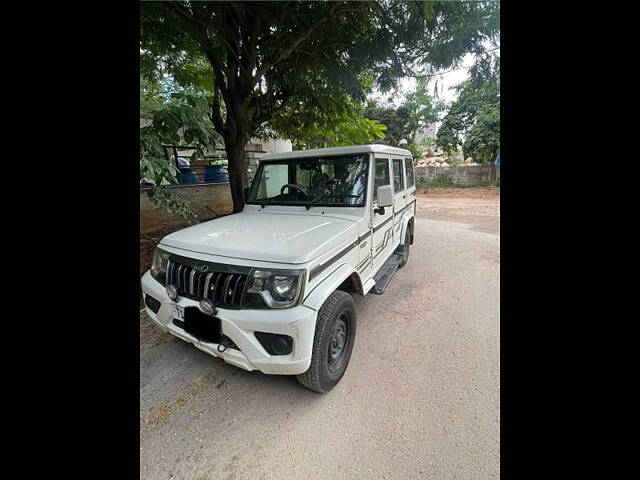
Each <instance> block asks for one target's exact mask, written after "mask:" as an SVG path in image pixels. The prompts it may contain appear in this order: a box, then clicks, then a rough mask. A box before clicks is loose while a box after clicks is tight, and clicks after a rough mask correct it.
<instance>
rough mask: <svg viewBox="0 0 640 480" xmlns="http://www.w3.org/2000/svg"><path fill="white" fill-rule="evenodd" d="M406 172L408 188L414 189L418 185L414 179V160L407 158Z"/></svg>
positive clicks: (405, 160)
mask: <svg viewBox="0 0 640 480" xmlns="http://www.w3.org/2000/svg"><path fill="white" fill-rule="evenodd" d="M404 171H405V173H406V179H407V188H409V187H413V186H414V185H415V184H416V181H415V178H414V177H413V159H412V158H406V157H405V159H404Z"/></svg>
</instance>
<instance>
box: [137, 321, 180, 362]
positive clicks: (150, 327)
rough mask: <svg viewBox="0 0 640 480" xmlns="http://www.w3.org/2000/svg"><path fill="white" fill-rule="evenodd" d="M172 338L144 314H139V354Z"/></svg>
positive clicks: (172, 337)
mask: <svg viewBox="0 0 640 480" xmlns="http://www.w3.org/2000/svg"><path fill="white" fill-rule="evenodd" d="M174 338H175V337H174V336H173V335H171V334H170V333H165V332H163V331H162V330H160V329H159V328H158V327H156V326H155V325H154V324H153V322H152V321H151V320H150V319H149V317H148V316H147V313H146V312H140V353H142V352H144V351H145V350H149V349H150V348H153V347H155V346H157V345H160V344H161V343H165V342H169V341H171V340H173V339H174Z"/></svg>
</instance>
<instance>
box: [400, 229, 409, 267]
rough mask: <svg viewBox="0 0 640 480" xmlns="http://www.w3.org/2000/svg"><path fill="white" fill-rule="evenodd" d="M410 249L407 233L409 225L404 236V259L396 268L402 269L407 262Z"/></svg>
mask: <svg viewBox="0 0 640 480" xmlns="http://www.w3.org/2000/svg"><path fill="white" fill-rule="evenodd" d="M410 248H411V233H410V232H409V225H407V233H405V234H404V253H405V255H404V257H403V258H402V260H400V263H399V264H398V268H402V267H404V266H405V265H406V264H407V262H408V261H409V249H410Z"/></svg>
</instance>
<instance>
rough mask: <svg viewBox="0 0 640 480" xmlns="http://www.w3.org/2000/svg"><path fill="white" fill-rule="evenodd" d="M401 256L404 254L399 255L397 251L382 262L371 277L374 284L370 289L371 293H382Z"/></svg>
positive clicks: (396, 268)
mask: <svg viewBox="0 0 640 480" xmlns="http://www.w3.org/2000/svg"><path fill="white" fill-rule="evenodd" d="M403 256H404V255H400V254H398V253H393V254H392V255H391V256H390V257H389V259H388V260H387V261H386V262H384V265H382V267H380V270H378V273H376V274H375V276H374V277H373V279H374V280H375V282H376V284H375V285H374V286H373V288H372V289H371V293H375V294H376V295H382V294H383V293H384V291H385V290H386V289H387V286H388V285H389V282H391V279H392V278H393V276H394V275H395V273H396V270H398V265H399V264H400V261H401V260H402V257H403Z"/></svg>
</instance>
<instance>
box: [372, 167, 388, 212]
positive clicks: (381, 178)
mask: <svg viewBox="0 0 640 480" xmlns="http://www.w3.org/2000/svg"><path fill="white" fill-rule="evenodd" d="M383 185H391V177H390V175H389V159H388V158H376V168H375V170H374V177H373V201H374V202H375V201H377V200H378V187H382V186H383Z"/></svg>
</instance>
